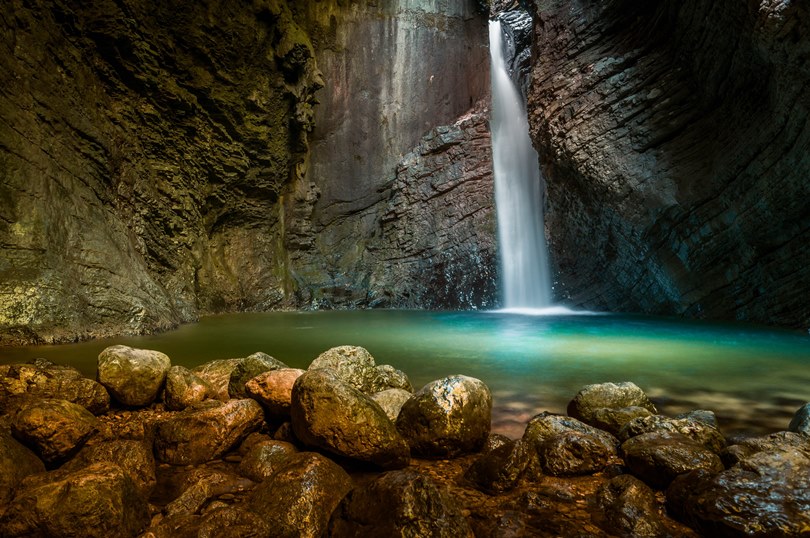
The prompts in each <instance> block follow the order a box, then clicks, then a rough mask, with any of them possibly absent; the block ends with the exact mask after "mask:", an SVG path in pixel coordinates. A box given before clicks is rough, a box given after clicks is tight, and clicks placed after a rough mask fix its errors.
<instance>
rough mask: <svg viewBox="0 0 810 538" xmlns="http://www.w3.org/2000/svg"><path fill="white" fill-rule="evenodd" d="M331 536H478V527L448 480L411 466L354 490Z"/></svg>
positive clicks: (339, 512)
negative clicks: (440, 480) (442, 481)
mask: <svg viewBox="0 0 810 538" xmlns="http://www.w3.org/2000/svg"><path fill="white" fill-rule="evenodd" d="M329 536H332V537H335V538H343V537H345V538H350V537H355V536H386V537H389V536H390V537H403V538H405V537H411V536H430V537H432V538H441V537H447V538H451V537H452V538H458V537H470V538H472V536H473V532H472V529H471V528H470V525H469V523H468V522H467V518H466V517H465V515H464V513H463V512H462V510H461V508H460V507H459V506H458V505H457V504H456V501H455V500H454V499H453V497H452V496H451V495H450V492H449V491H448V490H447V487H446V486H443V485H440V484H438V483H436V482H435V481H433V480H432V479H431V478H429V477H427V476H425V475H423V474H421V473H420V472H419V471H417V470H415V469H406V470H402V471H392V472H388V473H385V474H383V475H381V476H379V477H377V478H375V479H374V480H372V481H371V482H369V483H368V484H366V485H365V486H362V487H359V488H356V489H354V490H352V491H351V492H350V493H349V494H348V495H347V496H346V498H345V499H344V500H343V502H341V503H340V506H338V508H337V510H335V513H334V514H333V515H332V520H331V521H330V523H329Z"/></svg>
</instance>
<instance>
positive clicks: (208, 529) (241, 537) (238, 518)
mask: <svg viewBox="0 0 810 538" xmlns="http://www.w3.org/2000/svg"><path fill="white" fill-rule="evenodd" d="M275 536H277V534H276V533H275V529H273V527H272V526H271V524H270V523H268V522H266V521H265V520H264V519H263V518H262V517H261V516H259V515H258V514H254V513H253V512H251V511H249V510H247V509H245V508H242V507H239V506H225V507H221V508H217V509H215V510H211V511H210V512H207V513H206V514H205V515H204V516H203V517H202V519H201V521H200V524H199V527H198V530H197V534H196V535H195V538H274V537H275Z"/></svg>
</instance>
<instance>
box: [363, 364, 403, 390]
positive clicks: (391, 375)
mask: <svg viewBox="0 0 810 538" xmlns="http://www.w3.org/2000/svg"><path fill="white" fill-rule="evenodd" d="M388 389H401V390H404V391H407V392H413V385H411V381H410V379H408V376H407V375H406V374H405V372H403V371H402V370H397V369H396V368H394V367H393V366H391V365H390V364H380V365H379V366H377V367H375V368H374V381H373V382H372V383H371V385H370V386H369V387H368V389H367V391H366V393H367V394H374V393H377V392H382V391H384V390H388Z"/></svg>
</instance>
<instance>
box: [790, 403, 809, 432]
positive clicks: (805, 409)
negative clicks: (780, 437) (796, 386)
mask: <svg viewBox="0 0 810 538" xmlns="http://www.w3.org/2000/svg"><path fill="white" fill-rule="evenodd" d="M788 431H791V432H794V433H801V434H802V435H807V436H810V403H806V404H804V405H803V406H801V407H800V408H799V409H798V410H797V411H796V414H795V415H793V419H792V420H791V421H790V425H789V426H788Z"/></svg>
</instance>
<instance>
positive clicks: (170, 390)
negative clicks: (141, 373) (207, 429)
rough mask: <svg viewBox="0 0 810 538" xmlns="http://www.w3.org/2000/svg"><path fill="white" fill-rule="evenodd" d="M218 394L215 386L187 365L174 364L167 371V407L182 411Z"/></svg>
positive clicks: (164, 398)
mask: <svg viewBox="0 0 810 538" xmlns="http://www.w3.org/2000/svg"><path fill="white" fill-rule="evenodd" d="M215 395H216V391H215V390H214V387H213V386H212V385H211V383H209V382H208V381H206V380H205V379H203V378H201V377H200V376H198V375H196V374H194V373H193V372H192V371H191V370H189V369H188V368H186V367H185V366H172V367H171V368H169V371H168V372H167V373H166V387H165V388H164V390H163V403H164V404H165V405H166V409H171V410H173V411H181V410H183V409H185V408H186V407H189V406H191V405H194V404H196V403H200V402H202V401H204V400H206V399H207V398H213V397H214V396H215Z"/></svg>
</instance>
